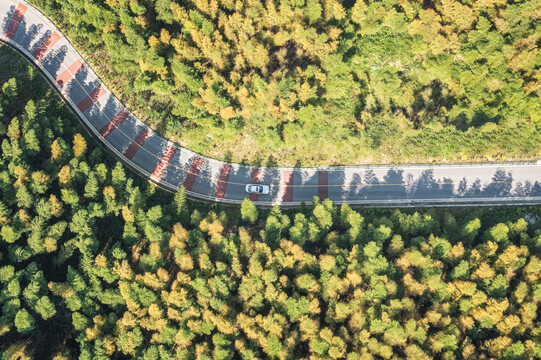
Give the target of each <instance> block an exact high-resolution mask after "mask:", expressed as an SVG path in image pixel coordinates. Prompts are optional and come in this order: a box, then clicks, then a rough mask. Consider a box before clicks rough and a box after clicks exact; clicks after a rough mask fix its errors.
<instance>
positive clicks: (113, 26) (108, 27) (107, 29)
mask: <svg viewBox="0 0 541 360" xmlns="http://www.w3.org/2000/svg"><path fill="white" fill-rule="evenodd" d="M115 29H116V24H113V23H110V24H106V25H105V26H104V27H103V29H102V31H103V33H104V34H108V33H110V32H113V31H115Z"/></svg>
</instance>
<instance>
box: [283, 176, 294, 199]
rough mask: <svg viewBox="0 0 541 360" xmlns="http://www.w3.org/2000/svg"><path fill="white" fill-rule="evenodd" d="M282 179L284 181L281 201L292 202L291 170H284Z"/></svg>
mask: <svg viewBox="0 0 541 360" xmlns="http://www.w3.org/2000/svg"><path fill="white" fill-rule="evenodd" d="M282 179H283V181H284V183H283V186H284V196H283V197H282V201H283V202H292V201H293V187H292V186H291V185H293V171H292V170H284V171H283V173H282Z"/></svg>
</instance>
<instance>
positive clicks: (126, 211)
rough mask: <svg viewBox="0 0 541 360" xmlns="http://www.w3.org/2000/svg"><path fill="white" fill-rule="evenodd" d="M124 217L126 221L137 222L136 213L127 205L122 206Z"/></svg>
mask: <svg viewBox="0 0 541 360" xmlns="http://www.w3.org/2000/svg"><path fill="white" fill-rule="evenodd" d="M122 218H123V219H124V221H125V222H129V223H132V222H135V213H134V212H133V211H131V210H130V208H129V207H128V206H127V205H124V206H122Z"/></svg>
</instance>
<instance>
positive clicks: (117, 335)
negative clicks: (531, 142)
mask: <svg viewBox="0 0 541 360" xmlns="http://www.w3.org/2000/svg"><path fill="white" fill-rule="evenodd" d="M1 51H3V48H0V52H1ZM14 58H15V56H14ZM17 59H18V58H17ZM17 61H18V60H17ZM3 76H4V74H2V73H1V70H0V79H1V80H0V119H1V122H0V143H1V149H2V150H1V154H2V156H1V157H0V309H1V311H0V358H1V359H3V360H4V359H6V360H12V359H13V360H15V359H50V358H54V359H55V360H62V359H66V360H67V359H70V360H71V359H146V360H150V359H155V360H157V359H349V360H354V359H391V358H392V359H411V360H413V359H434V358H437V359H506V360H510V359H515V360H518V359H533V358H540V357H541V327H540V319H539V302H540V301H541V287H540V286H541V281H540V280H541V229H540V226H539V221H540V218H539V214H540V211H539V210H540V208H539V207H518V208H504V207H500V208H494V209H489V208H485V209H473V208H466V209H452V210H451V209H438V210H434V209H433V210H419V211H414V210H408V211H402V210H378V211H376V210H354V209H351V208H350V207H349V206H347V205H343V206H341V207H339V208H338V207H336V206H334V205H333V204H332V203H331V202H330V201H324V202H320V201H318V200H317V199H316V200H315V203H314V205H313V206H310V207H307V206H305V207H302V208H301V209H299V210H295V211H284V210H281V209H279V208H277V207H276V208H273V209H271V210H258V209H256V208H255V206H254V205H253V204H252V203H251V202H250V201H249V200H246V201H245V202H244V203H243V205H242V207H240V208H227V207H220V206H217V205H205V204H198V203H192V202H190V201H188V200H186V197H185V194H184V192H183V191H182V190H180V191H179V192H178V193H177V194H176V195H174V196H173V195H171V194H168V193H165V192H162V191H160V190H158V189H156V188H155V187H154V186H153V185H151V184H150V183H148V182H147V181H145V180H144V179H140V178H139V177H137V176H135V175H134V174H133V173H131V172H130V171H129V170H127V169H125V168H124V167H123V166H122V165H121V164H120V163H118V162H116V160H114V159H113V158H112V157H111V156H110V155H108V154H107V153H104V152H103V151H102V150H101V149H100V148H99V147H98V146H97V143H96V142H95V141H94V140H93V139H91V138H89V137H87V135H86V132H85V131H84V129H83V128H82V127H81V126H80V125H79V124H78V122H77V121H76V119H75V118H74V116H73V115H72V114H71V113H70V112H69V111H68V110H67V109H66V107H65V106H64V105H63V104H62V102H61V100H60V98H59V97H58V96H57V95H56V94H55V93H54V92H53V91H52V90H51V88H50V86H49V85H48V84H47V83H46V82H45V81H44V80H43V79H42V78H41V76H39V74H37V73H36V71H35V70H34V69H33V68H32V67H30V66H28V68H27V70H26V71H25V73H24V74H21V75H20V76H18V77H17V78H11V79H7V78H4V77H3ZM526 220H528V222H530V224H529V223H528V222H527V221H526Z"/></svg>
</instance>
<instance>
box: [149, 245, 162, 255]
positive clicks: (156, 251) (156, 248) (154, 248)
mask: <svg viewBox="0 0 541 360" xmlns="http://www.w3.org/2000/svg"><path fill="white" fill-rule="evenodd" d="M148 252H149V254H150V256H152V257H153V258H155V259H161V258H163V254H162V248H161V246H160V243H158V242H153V243H150V245H149V247H148Z"/></svg>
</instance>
